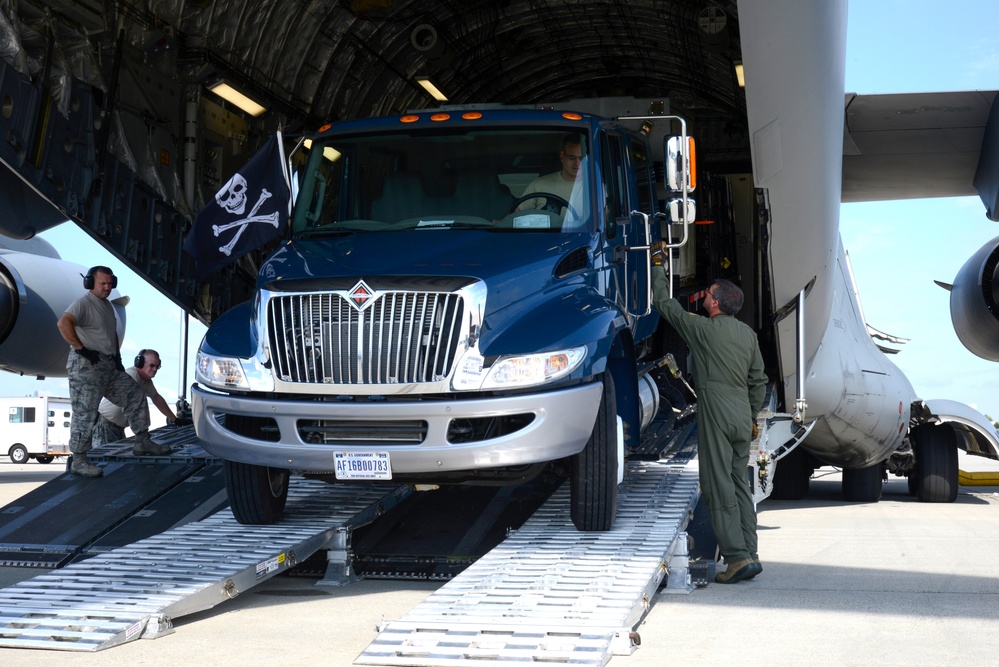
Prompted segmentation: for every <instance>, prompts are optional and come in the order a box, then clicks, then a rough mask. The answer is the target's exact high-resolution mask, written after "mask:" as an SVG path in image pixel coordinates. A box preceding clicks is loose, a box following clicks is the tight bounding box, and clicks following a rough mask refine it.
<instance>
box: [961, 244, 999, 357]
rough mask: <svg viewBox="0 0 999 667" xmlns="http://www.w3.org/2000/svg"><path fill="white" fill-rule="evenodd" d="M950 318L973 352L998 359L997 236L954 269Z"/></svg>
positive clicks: (998, 275)
mask: <svg viewBox="0 0 999 667" xmlns="http://www.w3.org/2000/svg"><path fill="white" fill-rule="evenodd" d="M950 319H951V321H952V322H953V324H954V331H955V332H956V333H957V337H958V338H959V339H960V340H961V343H962V344H963V345H964V346H965V347H966V348H968V350H969V351H970V352H971V353H972V354H974V355H976V356H979V357H981V358H982V359H987V360H989V361H999V237H996V238H994V239H992V240H991V241H989V242H988V243H986V244H985V245H984V246H982V247H981V249H980V250H979V251H978V252H976V253H975V254H974V255H972V256H971V259H969V260H968V261H967V262H965V264H964V266H962V267H961V270H960V271H958V272H957V277H956V278H954V285H953V286H952V287H951V289H950Z"/></svg>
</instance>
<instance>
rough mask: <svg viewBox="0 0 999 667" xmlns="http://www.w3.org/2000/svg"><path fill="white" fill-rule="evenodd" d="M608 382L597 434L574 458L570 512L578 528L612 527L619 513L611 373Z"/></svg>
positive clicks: (595, 427) (595, 429)
mask: <svg viewBox="0 0 999 667" xmlns="http://www.w3.org/2000/svg"><path fill="white" fill-rule="evenodd" d="M599 379H600V380H601V381H602V382H603V384H604V393H603V397H602V398H601V399H600V408H599V409H598V410H597V420H596V422H595V423H594V424H593V433H591V434H590V439H589V441H588V442H587V443H586V447H584V448H583V451H581V452H580V453H578V454H576V455H575V456H574V457H572V466H571V472H570V476H569V495H570V505H571V507H570V515H571V517H572V523H573V525H575V526H576V529H577V530H582V531H600V530H610V529H611V526H613V525H614V517H615V516H616V514H617V466H618V460H617V400H616V398H617V397H616V394H615V392H614V380H613V379H612V378H611V375H610V373H604V374H603V375H602V376H601V377H600V378H599Z"/></svg>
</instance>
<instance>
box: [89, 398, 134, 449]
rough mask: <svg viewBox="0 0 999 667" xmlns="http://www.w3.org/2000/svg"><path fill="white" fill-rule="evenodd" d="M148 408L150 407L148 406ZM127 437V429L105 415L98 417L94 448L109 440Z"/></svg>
mask: <svg viewBox="0 0 999 667" xmlns="http://www.w3.org/2000/svg"><path fill="white" fill-rule="evenodd" d="M147 409H148V408H147ZM124 439H125V429H123V428H122V427H121V426H118V425H117V424H115V423H114V422H109V421H108V420H107V419H104V418H103V417H98V418H97V423H96V424H94V437H93V439H92V441H93V443H94V448H97V447H100V446H101V445H106V444H107V443H109V442H118V441H119V440H124Z"/></svg>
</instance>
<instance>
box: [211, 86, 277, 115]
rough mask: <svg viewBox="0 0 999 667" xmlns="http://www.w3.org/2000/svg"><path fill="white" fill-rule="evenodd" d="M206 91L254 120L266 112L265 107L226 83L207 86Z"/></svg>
mask: <svg viewBox="0 0 999 667" xmlns="http://www.w3.org/2000/svg"><path fill="white" fill-rule="evenodd" d="M208 90H210V91H212V92H213V93H215V94H216V95H218V96H219V97H221V98H222V99H224V100H225V101H227V102H231V103H232V104H235V105H236V106H237V107H239V108H240V109H242V110H243V111H245V112H246V113H248V114H250V115H251V116H253V117H254V118H255V117H257V116H259V115H260V114H262V113H264V112H265V111H267V107H265V106H263V105H262V104H260V103H259V102H257V101H256V100H254V99H253V98H252V97H250V96H249V95H247V94H246V93H244V92H241V91H239V90H236V89H235V88H234V87H233V86H232V85H230V84H229V83H228V82H227V81H219V82H218V83H215V84H212V85H210V86H208Z"/></svg>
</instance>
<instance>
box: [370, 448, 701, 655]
mask: <svg viewBox="0 0 999 667" xmlns="http://www.w3.org/2000/svg"><path fill="white" fill-rule="evenodd" d="M625 480H626V482H625V483H624V484H622V485H621V487H620V489H619V495H618V514H617V519H616V521H615V522H614V528H613V529H612V530H610V531H607V532H604V533H581V532H578V531H576V529H575V527H573V525H572V522H571V520H570V518H569V491H568V484H564V485H563V486H562V488H560V489H559V490H558V491H556V493H555V494H554V495H552V497H551V499H550V500H549V501H548V502H546V503H545V504H544V505H543V506H542V507H541V509H539V510H538V511H537V512H536V513H535V514H534V515H533V516H532V517H531V518H530V519H529V520H528V521H527V523H525V524H524V525H523V526H522V527H521V528H520V529H518V530H517V531H515V532H514V533H512V534H511V536H510V537H508V538H507V539H506V540H504V541H503V542H502V543H501V544H500V545H499V546H498V547H496V548H494V549H493V550H492V551H490V552H489V553H488V554H486V555H485V556H483V557H482V558H480V559H479V560H478V561H476V562H475V563H474V564H473V565H472V566H470V567H469V568H468V569H466V570H465V571H464V572H462V573H461V574H460V575H458V576H457V577H455V578H454V579H452V580H451V581H450V582H448V583H447V584H445V585H444V586H443V587H441V588H440V589H439V590H437V591H436V592H434V593H432V594H431V595H430V596H429V597H428V598H427V599H426V600H424V601H423V602H422V603H420V604H419V605H417V606H416V607H415V608H413V610H411V611H410V612H409V613H407V614H406V615H405V616H404V617H403V618H402V619H400V620H398V621H391V622H388V623H387V624H385V625H384V626H383V627H382V628H381V630H380V632H379V633H378V636H377V637H376V638H375V640H374V641H373V642H372V643H371V644H370V645H369V646H368V647H367V648H366V649H365V650H364V652H363V653H361V654H360V655H359V656H358V657H357V658H356V659H355V661H354V664H357V665H400V666H401V665H405V666H408V667H417V666H427V667H429V666H431V665H432V666H435V667H444V666H448V665H460V666H462V667H474V666H480V665H481V666H486V665H488V666H490V667H496V666H498V665H523V664H525V663H545V664H572V665H598V666H599V665H604V664H606V662H607V661H608V660H609V659H610V656H611V654H612V653H614V654H618V655H628V654H630V653H632V652H633V651H634V646H635V643H634V641H633V639H634V638H633V637H632V630H633V628H634V627H635V626H636V625H637V624H638V622H639V621H640V620H641V619H642V617H643V616H644V615H645V613H646V612H647V611H648V610H649V608H650V607H651V604H652V596H653V595H655V593H656V590H657V589H658V588H659V585H660V584H661V583H662V581H663V579H664V578H665V577H666V576H669V577H670V580H669V583H670V585H671V586H673V585H674V578H675V577H676V578H677V579H680V580H683V581H680V582H679V583H678V584H677V585H678V587H681V588H682V587H685V586H686V590H688V591H689V581H690V580H689V573H688V572H687V571H686V566H687V558H686V556H687V543H686V534H685V533H684V532H683V530H684V529H685V528H686V526H687V522H688V521H689V519H690V516H691V515H692V513H693V510H694V507H695V505H696V504H697V500H698V498H699V495H700V492H699V489H698V482H697V464H696V461H695V462H690V463H687V464H686V465H670V464H663V463H654V462H653V463H650V462H629V464H628V471H627V474H626V476H625Z"/></svg>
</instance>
